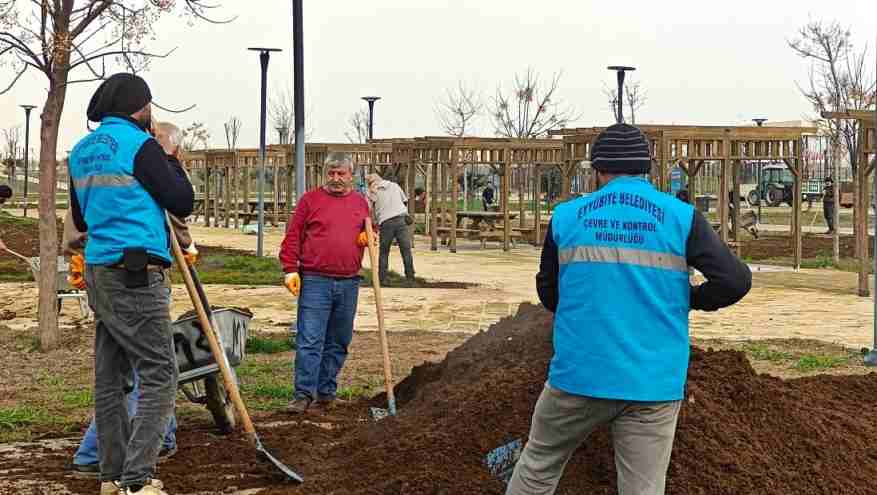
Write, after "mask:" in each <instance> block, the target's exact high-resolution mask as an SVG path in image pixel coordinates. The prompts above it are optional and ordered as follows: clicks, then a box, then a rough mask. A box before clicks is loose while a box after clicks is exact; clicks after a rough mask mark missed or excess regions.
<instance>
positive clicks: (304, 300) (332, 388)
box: [294, 275, 360, 400]
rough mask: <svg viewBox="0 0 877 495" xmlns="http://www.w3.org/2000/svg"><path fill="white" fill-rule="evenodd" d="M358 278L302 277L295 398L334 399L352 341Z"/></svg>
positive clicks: (296, 339)
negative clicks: (339, 375) (348, 347)
mask: <svg viewBox="0 0 877 495" xmlns="http://www.w3.org/2000/svg"><path fill="white" fill-rule="evenodd" d="M359 280H360V279H359V277H353V278H345V279H335V278H329V277H322V276H319V275H304V276H303V277H302V284H301V294H300V295H299V297H298V317H297V319H298V321H297V322H296V328H297V333H296V336H295V344H296V351H295V378H294V383H295V398H296V399H302V398H307V399H310V400H315V399H321V400H329V399H334V398H335V393H336V391H337V388H338V381H337V379H338V373H339V372H340V371H341V367H342V366H344V360H345V359H347V346H349V345H350V341H351V340H352V339H353V320H354V318H355V317H356V302H357V299H358V298H359Z"/></svg>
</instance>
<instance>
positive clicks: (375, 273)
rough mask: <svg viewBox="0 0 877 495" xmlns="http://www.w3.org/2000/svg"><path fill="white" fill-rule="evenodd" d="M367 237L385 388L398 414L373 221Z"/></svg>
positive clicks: (368, 221) (392, 411) (369, 222)
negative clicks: (382, 357) (385, 326)
mask: <svg viewBox="0 0 877 495" xmlns="http://www.w3.org/2000/svg"><path fill="white" fill-rule="evenodd" d="M365 235H366V237H367V238H368V257H369V260H370V261H371V265H372V286H373V287H374V289H375V306H376V307H377V311H378V333H379V335H380V339H381V353H382V354H383V356H384V386H385V387H386V389H387V402H388V403H389V404H390V407H389V412H390V414H391V415H395V414H396V396H395V395H394V394H393V374H392V370H391V368H390V347H389V344H388V343H387V331H386V329H385V328H384V305H383V303H382V302H381V279H380V275H379V269H378V253H377V246H375V242H374V240H375V232H374V229H373V228H372V219H371V218H366V219H365Z"/></svg>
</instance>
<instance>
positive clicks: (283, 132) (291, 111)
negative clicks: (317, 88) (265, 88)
mask: <svg viewBox="0 0 877 495" xmlns="http://www.w3.org/2000/svg"><path fill="white" fill-rule="evenodd" d="M293 101H294V100H293V96H292V90H291V89H289V88H288V87H286V88H285V89H277V90H275V91H274V94H273V95H271V98H269V100H268V120H269V121H270V122H271V127H272V129H274V130H276V131H277V132H279V133H280V139H279V141H280V144H289V143H290V142H291V140H292V138H291V137H290V136H292V134H293V133H294V130H293V127H294V126H295V106H294V103H293Z"/></svg>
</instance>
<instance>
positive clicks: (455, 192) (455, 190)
mask: <svg viewBox="0 0 877 495" xmlns="http://www.w3.org/2000/svg"><path fill="white" fill-rule="evenodd" d="M449 152H450V154H451V245H450V249H451V252H452V253H456V252H457V199H458V196H459V195H460V183H459V182H458V181H457V148H456V147H455V145H453V144H452V145H451V149H450V150H449Z"/></svg>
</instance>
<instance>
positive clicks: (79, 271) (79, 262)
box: [67, 254, 85, 290]
mask: <svg viewBox="0 0 877 495" xmlns="http://www.w3.org/2000/svg"><path fill="white" fill-rule="evenodd" d="M84 273H85V258H84V257H83V256H82V255H81V254H75V255H73V256H72V257H71V258H70V274H69V275H67V282H69V283H70V285H71V286H73V287H75V288H77V289H79V290H84V289H85V276H84Z"/></svg>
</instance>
